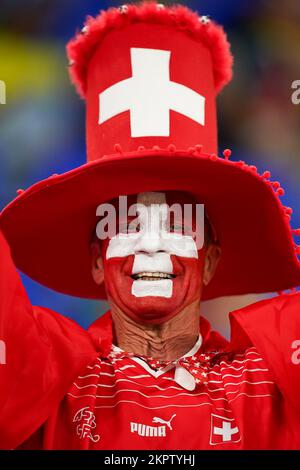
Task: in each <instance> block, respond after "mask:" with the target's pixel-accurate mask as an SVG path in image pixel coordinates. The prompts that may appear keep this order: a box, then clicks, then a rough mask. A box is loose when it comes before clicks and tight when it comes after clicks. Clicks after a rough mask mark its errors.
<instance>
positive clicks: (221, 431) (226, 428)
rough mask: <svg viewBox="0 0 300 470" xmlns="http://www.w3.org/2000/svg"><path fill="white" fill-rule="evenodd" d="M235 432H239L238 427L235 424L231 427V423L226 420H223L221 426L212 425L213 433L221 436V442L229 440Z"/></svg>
mask: <svg viewBox="0 0 300 470" xmlns="http://www.w3.org/2000/svg"><path fill="white" fill-rule="evenodd" d="M237 432H239V430H238V428H237V427H236V426H235V427H234V428H232V427H231V423H229V422H227V421H223V423H222V427H221V428H217V427H216V426H215V427H214V434H216V435H217V436H218V435H219V436H222V440H223V442H228V441H231V436H232V435H233V434H236V433H237Z"/></svg>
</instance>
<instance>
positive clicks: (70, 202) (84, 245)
mask: <svg viewBox="0 0 300 470" xmlns="http://www.w3.org/2000/svg"><path fill="white" fill-rule="evenodd" d="M161 190H165V191H166V190H182V191H188V192H190V193H192V194H193V195H194V196H195V197H196V199H197V200H198V201H199V202H200V203H203V204H205V208H206V211H207V213H208V215H209V218H210V220H211V222H212V224H213V226H214V228H215V230H216V232H217V234H218V238H219V241H220V245H221V249H222V255H221V259H220V262H219V265H218V268H217V271H216V274H215V276H214V278H213V280H212V281H211V283H210V284H209V286H207V287H206V288H205V291H204V293H203V299H211V298H215V297H219V296H224V295H238V294H245V293H250V292H251V293H261V292H271V291H280V290H285V289H288V288H291V287H295V286H298V285H299V284H300V264H299V262H298V259H297V255H296V253H295V247H294V241H293V236H292V231H291V228H290V225H289V218H288V216H287V214H286V211H285V208H284V207H283V206H282V204H281V202H280V199H279V197H278V194H276V193H275V191H274V189H273V187H272V185H271V184H270V182H269V181H267V180H266V179H265V178H264V177H262V176H260V175H259V174H258V173H257V172H256V171H255V168H253V167H249V166H247V165H244V164H243V163H237V162H232V161H228V160H226V159H223V158H219V157H216V156H215V155H208V154H203V153H201V152H197V151H196V150H195V151H193V150H192V151H191V150H189V151H175V150H174V149H172V151H171V150H170V149H169V150H168V149H165V150H161V149H160V150H151V151H149V150H142V151H136V152H131V153H124V154H117V155H111V156H107V157H103V158H101V159H99V160H97V161H95V162H90V163H87V164H85V165H83V166H80V167H78V168H76V169H74V170H71V171H69V172H67V173H64V174H62V175H54V176H52V177H50V178H48V179H46V180H43V181H40V182H39V183H37V184H35V185H33V186H32V187H30V188H29V189H28V190H26V191H24V192H23V193H22V194H20V195H19V196H18V197H17V198H16V199H15V200H14V201H12V202H11V203H10V204H9V205H8V206H7V207H6V208H5V209H4V210H3V211H2V213H1V216H0V227H1V229H2V231H3V233H4V235H5V236H6V238H7V240H8V241H9V244H10V246H11V250H12V256H13V259H14V261H15V263H16V266H17V267H18V268H19V269H20V270H21V271H23V272H24V273H26V274H27V275H28V276H30V277H31V278H33V279H34V280H36V281H38V282H40V283H41V284H43V285H45V286H47V287H49V288H51V289H54V290H56V291H59V292H62V293H65V294H69V295H73V296H77V297H83V298H97V299H104V298H105V297H106V294H105V288H104V285H102V286H100V287H99V286H97V285H96V284H95V282H94V280H93V278H92V275H91V258H90V251H89V244H90V241H91V239H92V236H93V231H94V229H95V226H96V223H97V220H99V219H98V218H97V217H96V208H97V207H98V205H99V204H100V203H102V202H106V201H109V200H110V199H113V198H115V197H117V196H119V195H125V194H135V193H140V192H144V191H161Z"/></svg>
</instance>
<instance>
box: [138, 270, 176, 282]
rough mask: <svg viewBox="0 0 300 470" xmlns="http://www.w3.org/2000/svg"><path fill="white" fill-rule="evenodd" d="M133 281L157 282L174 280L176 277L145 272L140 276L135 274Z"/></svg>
mask: <svg viewBox="0 0 300 470" xmlns="http://www.w3.org/2000/svg"><path fill="white" fill-rule="evenodd" d="M132 277H133V279H135V280H142V281H157V280H161V279H173V277H174V275H172V274H168V273H149V272H143V273H138V274H133V276H132Z"/></svg>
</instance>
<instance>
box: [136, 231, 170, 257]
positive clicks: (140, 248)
mask: <svg viewBox="0 0 300 470" xmlns="http://www.w3.org/2000/svg"><path fill="white" fill-rule="evenodd" d="M163 252H165V248H164V243H163V240H162V237H161V235H160V233H157V232H153V231H147V232H145V233H144V234H143V235H141V237H140V239H139V241H138V243H137V244H136V247H135V253H144V254H148V255H151V256H152V255H154V254H155V253H163Z"/></svg>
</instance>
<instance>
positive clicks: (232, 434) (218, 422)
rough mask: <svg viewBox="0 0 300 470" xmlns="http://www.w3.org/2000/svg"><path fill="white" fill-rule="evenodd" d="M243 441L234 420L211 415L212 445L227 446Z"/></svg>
mask: <svg viewBox="0 0 300 470" xmlns="http://www.w3.org/2000/svg"><path fill="white" fill-rule="evenodd" d="M240 440H241V436H240V432H239V428H238V427H237V426H236V423H235V420H234V419H233V418H225V417H223V416H219V415H215V414H213V413H212V415H211V435H210V444H211V445H218V444H226V443H228V442H232V443H234V442H239V441H240Z"/></svg>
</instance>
